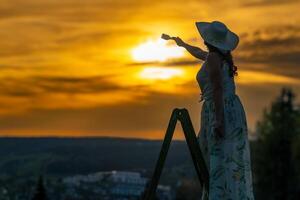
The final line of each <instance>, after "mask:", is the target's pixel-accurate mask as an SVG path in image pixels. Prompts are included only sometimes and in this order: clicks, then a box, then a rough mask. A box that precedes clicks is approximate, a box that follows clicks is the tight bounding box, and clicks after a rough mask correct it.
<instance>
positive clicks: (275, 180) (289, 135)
mask: <svg viewBox="0 0 300 200" xmlns="http://www.w3.org/2000/svg"><path fill="white" fill-rule="evenodd" d="M294 98H295V95H294V93H293V92H292V91H291V90H290V89H288V88H283V89H282V91H281V95H280V96H279V97H278V98H277V99H276V100H275V101H274V102H273V103H272V106H271V109H270V111H267V110H266V109H265V110H264V113H263V119H262V120H261V121H259V122H258V123H257V129H256V131H257V136H258V139H257V141H256V142H255V148H254V162H253V165H254V167H253V168H254V184H255V189H254V192H255V193H256V198H257V199H274V200H277V199H285V200H294V199H297V196H296V192H297V176H296V169H295V162H296V161H295V159H294V158H293V155H294V154H293V152H292V149H293V148H292V147H293V142H294V139H295V138H296V137H297V136H298V135H299V124H297V118H298V117H299V111H298V110H297V109H296V106H295V105H294Z"/></svg>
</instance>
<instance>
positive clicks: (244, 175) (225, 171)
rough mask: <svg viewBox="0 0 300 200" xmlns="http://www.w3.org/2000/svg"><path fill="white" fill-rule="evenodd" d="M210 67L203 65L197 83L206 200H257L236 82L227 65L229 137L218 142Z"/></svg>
mask: <svg viewBox="0 0 300 200" xmlns="http://www.w3.org/2000/svg"><path fill="white" fill-rule="evenodd" d="M207 67H209V66H208V65H207V63H206V62H204V63H203V65H202V67H201V69H200V70H199V71H198V73H197V76H196V79H197V82H198V84H199V87H200V89H201V92H202V99H201V101H202V100H204V101H203V104H202V110H201V127H200V131H199V133H198V135H197V139H198V141H199V144H200V148H201V150H202V153H203V154H204V155H203V156H204V159H205V162H206V165H207V167H208V170H209V176H210V180H209V195H208V194H207V192H206V189H205V188H203V195H202V199H203V200H254V195H253V187H252V172H251V161H250V147H249V141H248V129H247V121H246V115H245V111H244V108H243V105H242V103H241V101H240V98H239V97H238V96H237V95H236V93H235V82H234V78H233V77H231V76H230V75H229V69H228V64H227V63H226V62H225V61H223V64H222V70H223V75H222V78H223V99H224V119H225V136H224V138H223V139H221V140H217V139H216V138H215V137H214V136H215V135H214V132H213V127H214V125H215V113H214V109H215V106H214V103H213V100H212V95H213V90H212V85H211V82H210V79H209V76H208V69H207Z"/></svg>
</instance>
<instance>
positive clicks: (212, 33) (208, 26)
mask: <svg viewBox="0 0 300 200" xmlns="http://www.w3.org/2000/svg"><path fill="white" fill-rule="evenodd" d="M196 27H197V29H198V31H199V33H200V35H201V37H202V38H203V40H204V41H206V42H207V43H209V44H211V45H213V46H215V47H217V48H219V49H221V50H224V51H232V50H234V49H235V48H236V47H237V45H238V43H239V36H238V35H237V34H235V33H233V32H232V31H230V30H229V29H228V28H227V26H226V25H225V24H223V23H222V22H219V21H213V22H196Z"/></svg>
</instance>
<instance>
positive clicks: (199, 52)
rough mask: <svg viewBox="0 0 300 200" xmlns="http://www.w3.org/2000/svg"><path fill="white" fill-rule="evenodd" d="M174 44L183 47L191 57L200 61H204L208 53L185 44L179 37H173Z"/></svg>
mask: <svg viewBox="0 0 300 200" xmlns="http://www.w3.org/2000/svg"><path fill="white" fill-rule="evenodd" d="M172 39H174V40H175V42H176V44H177V45H178V46H180V47H184V48H185V49H186V50H187V51H188V52H189V53H190V54H191V55H192V56H194V57H196V58H199V59H200V60H205V59H206V56H207V54H208V52H206V51H204V50H202V49H200V48H199V47H195V46H192V45H189V44H187V43H185V42H184V41H183V40H182V39H181V38H180V37H173V38H172Z"/></svg>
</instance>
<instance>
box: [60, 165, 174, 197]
mask: <svg viewBox="0 0 300 200" xmlns="http://www.w3.org/2000/svg"><path fill="white" fill-rule="evenodd" d="M147 181H148V179H147V178H145V177H142V176H141V174H140V173H139V172H129V171H109V172H98V173H94V174H89V175H85V176H84V175H76V176H72V177H67V178H64V179H63V183H64V184H65V185H66V188H67V189H66V195H67V196H69V197H71V198H73V199H82V198H84V196H82V195H84V194H86V195H89V198H91V195H93V196H95V197H98V198H99V199H109V200H140V198H141V195H142V193H143V192H144V190H145V186H146V183H147ZM78 191H80V193H81V194H80V193H79V192H78ZM171 192H172V191H171V187H170V186H163V185H158V187H157V196H158V198H159V199H160V200H171V199H172V195H171ZM98 198H95V199H98Z"/></svg>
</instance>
